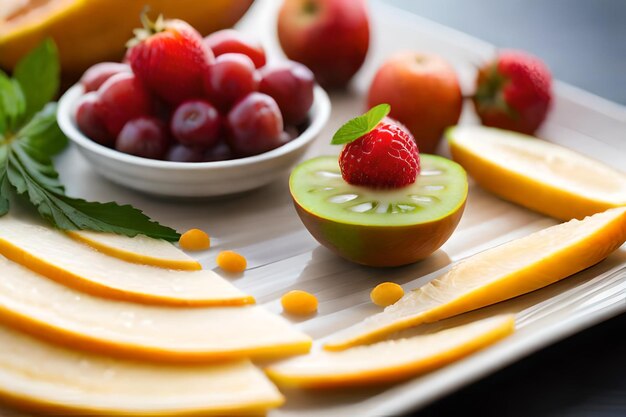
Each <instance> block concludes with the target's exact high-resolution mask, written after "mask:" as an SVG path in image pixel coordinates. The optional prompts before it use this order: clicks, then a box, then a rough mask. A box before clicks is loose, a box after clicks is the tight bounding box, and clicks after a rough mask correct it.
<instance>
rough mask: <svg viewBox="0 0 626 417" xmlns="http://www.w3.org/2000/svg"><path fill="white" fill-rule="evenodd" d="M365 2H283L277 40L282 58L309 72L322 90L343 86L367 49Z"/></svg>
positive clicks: (298, 0) (302, 0)
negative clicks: (284, 56)
mask: <svg viewBox="0 0 626 417" xmlns="http://www.w3.org/2000/svg"><path fill="white" fill-rule="evenodd" d="M369 37H370V23H369V15H368V11H367V4H366V1H365V0H285V2H284V3H283V5H282V7H281V9H280V12H279V14H278V39H279V41H280V45H281V47H282V48H283V51H284V52H285V55H287V57H289V59H291V60H293V61H298V62H300V63H302V64H304V65H306V66H307V67H309V68H310V69H311V71H313V73H314V74H315V78H316V79H317V82H318V83H320V85H322V86H323V87H325V88H339V87H343V86H345V85H346V84H347V83H348V81H350V79H351V78H352V76H353V75H354V74H355V73H356V72H357V71H358V70H359V68H361V65H363V61H364V60H365V56H366V55H367V50H368V48H369Z"/></svg>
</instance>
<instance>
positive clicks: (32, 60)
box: [13, 38, 61, 119]
mask: <svg viewBox="0 0 626 417" xmlns="http://www.w3.org/2000/svg"><path fill="white" fill-rule="evenodd" d="M58 56H59V55H58V51H57V47H56V44H55V43H54V41H53V40H52V39H50V38H48V39H46V40H44V41H43V42H42V43H41V44H40V45H39V46H38V47H36V48H35V49H33V50H32V51H30V52H29V53H28V54H27V55H26V56H25V57H24V58H22V59H21V60H20V62H18V63H17V65H16V66H15V71H14V72H13V77H14V78H15V79H16V80H17V82H18V83H19V85H20V86H21V87H22V91H23V92H24V97H25V98H26V112H25V114H24V118H25V119H30V118H31V117H32V116H33V115H34V114H35V113H36V112H38V111H39V110H41V108H42V107H43V106H44V105H45V104H46V103H47V102H49V101H51V100H52V99H53V98H54V96H55V95H56V93H57V92H58V90H59V83H60V80H61V78H60V74H61V69H60V66H59V58H58Z"/></svg>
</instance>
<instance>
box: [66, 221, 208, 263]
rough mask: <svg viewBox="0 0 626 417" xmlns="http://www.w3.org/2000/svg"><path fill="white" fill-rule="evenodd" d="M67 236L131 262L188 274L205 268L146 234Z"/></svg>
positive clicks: (78, 233)
mask: <svg viewBox="0 0 626 417" xmlns="http://www.w3.org/2000/svg"><path fill="white" fill-rule="evenodd" d="M67 234H68V235H70V237H73V238H74V239H76V240H78V241H80V242H83V243H86V244H87V245H89V246H91V247H92V248H94V249H96V250H98V251H100V252H102V253H105V254H107V255H110V256H115V257H116V258H120V259H123V260H125V261H128V262H134V263H138V264H144V265H152V266H159V267H161V268H170V269H184V270H189V271H193V270H197V269H202V265H200V263H199V262H198V261H196V260H195V259H193V258H192V257H191V256H189V255H187V254H186V253H185V252H183V251H182V250H180V249H178V248H177V247H176V246H174V245H172V244H171V243H169V242H167V241H165V240H162V239H153V238H150V237H148V236H144V235H137V236H135V237H128V236H122V235H117V234H115V233H99V232H92V231H88V230H75V231H68V232H67Z"/></svg>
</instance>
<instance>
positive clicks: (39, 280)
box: [0, 256, 311, 361]
mask: <svg viewBox="0 0 626 417" xmlns="http://www.w3.org/2000/svg"><path fill="white" fill-rule="evenodd" d="M0 271H2V279H0V321H3V322H5V323H10V324H13V325H14V326H17V327H19V328H20V329H22V330H24V331H26V332H30V333H33V334H36V335H38V336H40V337H43V338H46V339H49V340H51V341H56V342H58V343H63V344H65V345H69V346H70V347H74V348H82V349H88V350H93V351H99V352H104V353H112V354H118V355H123V356H127V357H136V358H140V359H148V358H150V359H154V360H170V361H200V360H221V359H233V358H242V357H247V356H252V357H272V356H274V357H275V356H283V355H289V354H296V353H304V352H307V351H308V350H309V349H310V346H311V339H310V338H309V337H308V336H306V335H305V334H303V333H300V332H299V331H297V330H296V329H295V328H294V327H292V326H291V325H290V324H289V323H288V322H287V321H286V320H285V319H283V318H282V317H280V316H277V315H274V314H271V313H269V312H268V311H266V310H264V309H262V308H260V307H256V306H242V307H176V308H173V307H171V306H154V305H145V304H136V303H130V302H125V301H117V300H109V299H105V298H100V297H96V296H92V295H89V294H86V293H82V292H79V291H77V290H75V289H73V288H71V287H66V286H64V285H62V284H59V283H57V282H55V281H52V280H49V279H47V278H45V277H43V276H41V275H39V274H37V273H35V272H33V271H31V270H30V269H27V268H25V267H23V266H21V265H19V264H17V263H14V262H11V261H9V260H8V259H6V258H4V257H1V256H0Z"/></svg>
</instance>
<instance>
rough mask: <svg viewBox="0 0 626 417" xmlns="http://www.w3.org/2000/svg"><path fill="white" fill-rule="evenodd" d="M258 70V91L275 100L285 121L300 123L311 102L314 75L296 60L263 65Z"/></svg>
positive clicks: (304, 117)
mask: <svg viewBox="0 0 626 417" xmlns="http://www.w3.org/2000/svg"><path fill="white" fill-rule="evenodd" d="M260 72H261V82H260V83H259V91H260V92H261V93H265V94H267V95H269V96H271V97H272V98H273V99H274V100H276V103H277V104H278V107H279V108H280V111H281V113H282V114H283V119H285V123H287V124H293V125H297V124H300V123H302V122H303V121H304V120H305V119H306V117H307V114H308V112H309V109H310V108H311V105H312V104H313V87H314V85H315V76H314V75H313V73H312V72H311V70H309V69H308V68H307V67H305V66H304V65H302V64H299V63H297V62H288V63H285V64H283V65H280V66H277V67H273V68H269V67H265V68H263V69H261V71H260Z"/></svg>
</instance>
